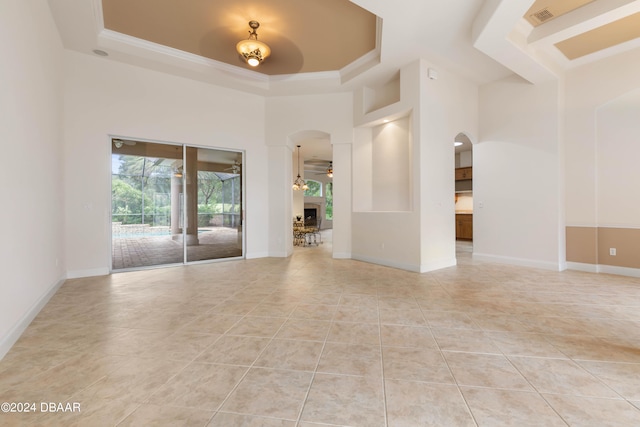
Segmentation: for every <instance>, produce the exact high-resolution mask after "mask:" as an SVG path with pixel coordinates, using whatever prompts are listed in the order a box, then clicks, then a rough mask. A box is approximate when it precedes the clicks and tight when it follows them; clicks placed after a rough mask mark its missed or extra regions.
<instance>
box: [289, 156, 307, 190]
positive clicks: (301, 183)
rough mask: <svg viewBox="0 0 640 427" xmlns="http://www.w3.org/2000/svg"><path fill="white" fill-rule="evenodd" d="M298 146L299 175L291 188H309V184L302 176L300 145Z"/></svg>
mask: <svg viewBox="0 0 640 427" xmlns="http://www.w3.org/2000/svg"><path fill="white" fill-rule="evenodd" d="M297 147H298V177H297V178H296V180H295V181H293V186H292V187H291V188H293V189H294V190H296V191H298V190H308V189H309V186H308V185H307V183H306V182H304V179H302V178H301V177H300V146H299V145H298V146H297Z"/></svg>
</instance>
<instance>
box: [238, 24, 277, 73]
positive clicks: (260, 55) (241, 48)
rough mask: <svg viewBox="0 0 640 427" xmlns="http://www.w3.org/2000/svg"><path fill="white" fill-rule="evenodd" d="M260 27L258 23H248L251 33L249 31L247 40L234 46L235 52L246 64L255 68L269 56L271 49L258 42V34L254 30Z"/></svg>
mask: <svg viewBox="0 0 640 427" xmlns="http://www.w3.org/2000/svg"><path fill="white" fill-rule="evenodd" d="M259 26H260V23H259V22H258V21H249V27H251V31H249V38H248V39H246V40H241V41H239V42H238V44H237V45H236V50H237V51H238V53H239V54H240V55H242V57H243V58H244V60H245V61H247V64H249V65H250V66H252V67H257V66H258V65H260V63H261V62H262V61H264V59H265V58H266V57H267V56H269V55H270V54H271V48H270V47H269V46H267V45H266V44H265V43H262V42H261V41H258V33H256V30H257V29H258V27H259Z"/></svg>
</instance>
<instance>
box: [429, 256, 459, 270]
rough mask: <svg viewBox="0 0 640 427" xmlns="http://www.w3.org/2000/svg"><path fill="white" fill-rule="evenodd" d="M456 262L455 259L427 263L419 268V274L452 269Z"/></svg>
mask: <svg viewBox="0 0 640 427" xmlns="http://www.w3.org/2000/svg"><path fill="white" fill-rule="evenodd" d="M457 263H458V261H457V260H456V259H455V258H446V259H444V258H443V259H439V260H435V261H429V262H427V263H425V264H422V265H421V266H420V273H428V272H429V271H435V270H440V269H442V268H448V267H454V266H456V265H457Z"/></svg>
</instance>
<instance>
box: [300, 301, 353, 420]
mask: <svg viewBox="0 0 640 427" xmlns="http://www.w3.org/2000/svg"><path fill="white" fill-rule="evenodd" d="M340 295H341V296H340V298H339V299H338V303H339V302H340V299H341V298H342V292H341V293H340ZM335 316H336V311H334V312H333V314H332V315H331V321H330V326H329V328H328V329H327V333H326V334H325V337H324V341H323V343H322V348H321V349H320V354H319V355H318V360H317V361H316V366H315V368H314V369H313V373H312V374H311V381H310V382H309V387H308V388H307V392H306V393H305V396H304V399H302V405H301V406H300V411H299V412H298V418H297V420H296V424H295V425H296V426H298V425H299V424H300V423H301V422H302V414H303V413H304V408H305V406H306V405H307V400H308V399H309V394H310V393H311V387H313V382H314V381H315V379H316V374H317V373H318V367H319V366H320V360H322V356H323V354H324V349H325V347H326V346H327V340H328V339H329V334H330V333H331V329H332V327H333V324H334V319H335Z"/></svg>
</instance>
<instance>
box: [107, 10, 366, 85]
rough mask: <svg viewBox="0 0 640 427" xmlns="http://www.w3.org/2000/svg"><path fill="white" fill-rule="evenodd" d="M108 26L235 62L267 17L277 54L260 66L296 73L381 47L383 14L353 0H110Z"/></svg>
mask: <svg viewBox="0 0 640 427" xmlns="http://www.w3.org/2000/svg"><path fill="white" fill-rule="evenodd" d="M102 7H103V15H104V27H105V28H106V29H109V30H112V31H116V32H119V33H122V34H126V35H129V36H132V37H136V38H139V39H143V40H147V41H150V42H153V43H157V44H159V45H164V46H169V47H172V48H175V49H179V50H182V51H185V52H189V53H192V54H195V55H200V56H203V57H206V58H211V59H214V60H217V61H221V62H225V63H228V64H231V65H235V66H239V67H245V68H250V67H249V66H248V65H246V64H245V63H244V61H243V60H242V58H241V57H240V56H239V55H238V53H237V52H236V50H235V46H236V43H237V42H238V41H240V40H242V39H245V38H247V37H248V35H249V29H250V28H249V24H248V23H249V21H250V20H256V21H258V22H260V28H258V30H257V33H258V39H259V40H260V41H262V42H264V43H266V44H268V45H269V46H270V47H271V50H272V53H271V56H270V57H269V58H268V59H266V60H265V61H264V62H263V63H262V64H261V65H260V66H259V67H258V68H251V69H252V70H255V71H258V72H261V73H264V74H268V75H278V74H294V73H299V72H304V73H307V72H320V71H332V70H339V69H341V68H343V67H345V66H346V65H348V64H350V63H351V62H353V61H355V60H356V59H358V58H360V57H361V56H363V55H365V54H367V53H368V52H370V51H372V50H374V49H375V44H376V16H375V15H373V14H372V13H370V12H368V11H366V10H364V9H362V8H361V7H359V6H357V5H355V4H354V3H352V2H350V1H349V0H321V1H300V0H263V1H255V0H215V1H212V0H188V1H185V0H102Z"/></svg>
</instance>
